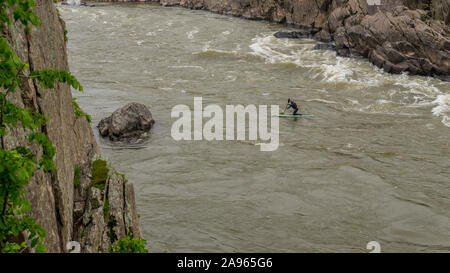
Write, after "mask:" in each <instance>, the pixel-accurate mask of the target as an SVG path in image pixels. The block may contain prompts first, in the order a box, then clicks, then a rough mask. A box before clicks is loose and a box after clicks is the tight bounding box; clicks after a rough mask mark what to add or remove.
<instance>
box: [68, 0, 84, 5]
mask: <svg viewBox="0 0 450 273" xmlns="http://www.w3.org/2000/svg"><path fill="white" fill-rule="evenodd" d="M66 3H67V4H68V5H71V6H79V5H81V0H67V1H66Z"/></svg>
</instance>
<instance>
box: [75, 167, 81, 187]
mask: <svg viewBox="0 0 450 273" xmlns="http://www.w3.org/2000/svg"><path fill="white" fill-rule="evenodd" d="M80 179H81V168H80V167H78V166H76V167H75V170H74V172H73V186H74V187H75V188H78V187H79V186H80Z"/></svg>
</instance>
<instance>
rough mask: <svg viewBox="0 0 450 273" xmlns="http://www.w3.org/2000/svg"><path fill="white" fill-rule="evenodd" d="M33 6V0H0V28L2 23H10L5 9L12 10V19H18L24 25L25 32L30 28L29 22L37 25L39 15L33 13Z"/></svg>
mask: <svg viewBox="0 0 450 273" xmlns="http://www.w3.org/2000/svg"><path fill="white" fill-rule="evenodd" d="M34 6H35V3H34V0H2V1H0V23H1V25H0V29H2V28H4V26H3V24H7V25H10V24H11V23H12V22H11V18H10V17H9V15H8V12H7V10H10V11H12V14H13V18H14V21H20V22H21V23H22V24H23V25H24V26H25V31H26V32H28V31H29V30H30V28H29V23H31V24H32V25H34V26H37V25H39V24H40V23H41V22H40V20H39V17H38V16H37V15H36V14H34V13H33V11H34V9H35V8H34Z"/></svg>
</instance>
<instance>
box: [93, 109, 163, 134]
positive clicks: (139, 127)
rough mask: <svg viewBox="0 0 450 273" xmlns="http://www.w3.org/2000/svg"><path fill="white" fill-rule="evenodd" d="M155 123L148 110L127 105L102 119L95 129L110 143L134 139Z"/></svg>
mask: <svg viewBox="0 0 450 273" xmlns="http://www.w3.org/2000/svg"><path fill="white" fill-rule="evenodd" d="M154 123H155V121H154V120H153V118H152V114H151V113H150V110H149V109H148V108H147V107H146V106H145V105H143V104H140V103H136V102H133V103H129V104H127V105H125V106H124V107H122V108H119V109H117V110H116V111H114V113H112V115H111V116H109V117H107V118H104V119H102V120H101V121H100V122H99V123H98V125H97V128H98V130H99V132H100V135H101V136H103V137H109V139H110V140H112V141H126V140H130V139H135V138H138V137H140V136H141V135H143V134H144V133H147V132H148V131H150V129H151V128H152V126H153V124H154Z"/></svg>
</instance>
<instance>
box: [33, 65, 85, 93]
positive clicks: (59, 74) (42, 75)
mask: <svg viewBox="0 0 450 273" xmlns="http://www.w3.org/2000/svg"><path fill="white" fill-rule="evenodd" d="M30 77H32V78H35V79H37V80H38V81H39V83H40V84H41V86H42V87H43V88H48V89H53V88H55V81H58V82H63V83H67V84H69V85H70V86H72V87H73V88H75V89H77V90H79V91H83V86H81V84H80V83H79V82H78V80H77V79H76V78H75V77H74V76H73V75H72V74H70V72H67V71H64V70H53V69H43V70H34V71H32V72H31V73H30Z"/></svg>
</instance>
